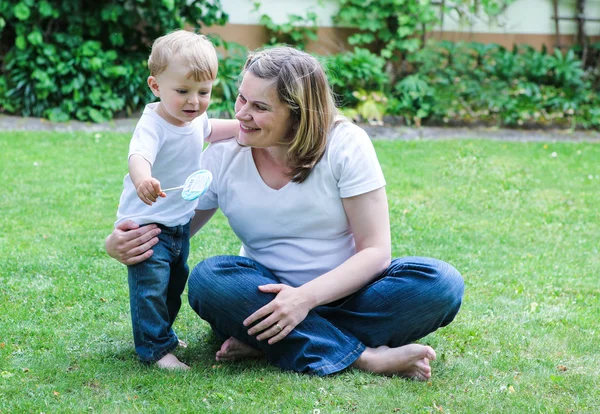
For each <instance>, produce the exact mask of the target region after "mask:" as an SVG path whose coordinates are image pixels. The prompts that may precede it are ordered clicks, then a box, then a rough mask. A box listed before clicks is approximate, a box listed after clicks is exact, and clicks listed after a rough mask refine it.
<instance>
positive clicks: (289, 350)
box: [188, 256, 464, 375]
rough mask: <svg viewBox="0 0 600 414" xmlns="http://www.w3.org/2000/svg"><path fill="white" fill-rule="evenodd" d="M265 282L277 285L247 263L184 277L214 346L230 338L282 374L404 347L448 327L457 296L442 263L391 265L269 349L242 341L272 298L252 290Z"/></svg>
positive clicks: (407, 260)
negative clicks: (258, 353)
mask: <svg viewBox="0 0 600 414" xmlns="http://www.w3.org/2000/svg"><path fill="white" fill-rule="evenodd" d="M270 283H280V282H279V280H278V279H277V277H275V275H273V274H272V273H271V272H270V271H269V270H268V269H267V268H265V267H264V266H262V265H261V264H260V263H258V262H256V261H254V260H252V259H249V258H246V257H239V256H217V257H211V258H209V259H206V260H204V261H203V262H201V263H199V264H198V265H197V266H196V267H195V268H194V270H193V271H192V274H191V275H190V280H189V282H188V297H189V302H190V305H191V306H192V308H193V309H194V310H195V311H196V313H197V314H198V315H200V317H201V318H202V319H204V320H206V321H207V322H208V323H209V324H210V325H211V326H212V328H213V330H214V331H215V333H216V335H217V336H218V338H219V339H220V340H225V339H227V338H228V337H230V336H233V337H235V338H237V339H238V340H240V341H242V342H244V343H246V344H248V345H250V346H252V347H253V348H256V349H259V350H261V351H263V352H264V354H265V356H266V358H267V359H268V360H269V361H270V362H271V363H273V364H275V365H277V366H279V367H280V368H282V369H284V370H293V371H297V372H307V373H311V374H317V375H327V374H332V373H335V372H338V371H341V370H343V369H344V368H347V367H349V366H350V365H352V363H353V362H354V361H355V360H356V359H357V358H358V357H359V356H360V355H361V354H362V352H363V351H364V350H365V347H378V346H381V345H387V346H390V347H398V346H401V345H405V344H409V343H411V342H414V341H416V340H417V339H419V338H422V337H424V336H425V335H427V334H429V333H431V332H433V331H435V330H436V329H438V328H439V327H441V326H445V325H447V324H449V323H450V322H451V321H452V320H453V319H454V317H455V316H456V314H457V313H458V309H459V308H460V305H461V302H462V297H463V292H464V284H463V279H462V276H461V275H460V274H459V273H458V271H457V270H456V269H455V268H454V267H452V266H451V265H449V264H448V263H445V262H442V261H440V260H436V259H430V258H424V257H404V258H401V259H395V260H393V261H392V263H391V265H390V267H389V268H388V269H387V270H386V271H385V272H384V273H383V274H382V275H381V276H380V278H379V279H377V280H376V281H374V282H373V283H371V284H369V285H367V286H365V287H364V288H363V289H361V290H359V291H358V292H356V293H354V294H352V295H350V296H348V297H346V298H343V299H340V300H338V301H336V302H334V303H331V304H328V305H324V306H319V307H316V308H314V309H313V310H311V311H310V312H309V313H308V315H307V317H306V319H304V321H303V322H301V323H300V324H299V325H298V326H296V328H295V329H294V330H293V331H292V332H290V334H289V335H288V336H286V337H285V338H284V339H282V340H281V341H279V342H277V343H275V344H273V345H269V344H268V343H267V341H257V340H256V337H254V336H249V335H248V334H247V331H248V329H249V327H245V326H243V324H242V321H243V320H244V319H246V318H247V317H248V316H250V315H251V314H252V313H253V312H255V311H256V310H258V309H259V308H261V307H262V306H264V305H266V304H267V303H269V302H270V301H271V300H272V299H273V298H274V297H275V295H274V294H272V293H262V292H260V291H259V290H258V286H260V285H266V284H270Z"/></svg>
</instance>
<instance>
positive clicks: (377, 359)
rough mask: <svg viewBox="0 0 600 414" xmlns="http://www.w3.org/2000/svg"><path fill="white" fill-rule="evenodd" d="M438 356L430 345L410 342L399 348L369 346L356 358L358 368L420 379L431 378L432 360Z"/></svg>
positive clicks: (355, 364)
mask: <svg viewBox="0 0 600 414" xmlns="http://www.w3.org/2000/svg"><path fill="white" fill-rule="evenodd" d="M435 358H436V355H435V351H434V350H433V348H431V347H430V346H425V345H418V344H409V345H404V346H401V347H397V348H389V347H387V346H380V347H378V348H367V349H365V351H364V352H363V353H362V355H361V356H360V357H359V358H358V359H357V360H356V362H355V363H354V366H355V367H356V368H358V369H361V370H364V371H369V372H374V373H378V374H384V375H401V376H404V377H408V378H413V379H416V380H420V381H425V380H428V379H429V378H431V366H430V365H429V361H430V360H434V359H435Z"/></svg>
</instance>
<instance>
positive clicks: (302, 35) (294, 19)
mask: <svg viewBox="0 0 600 414" xmlns="http://www.w3.org/2000/svg"><path fill="white" fill-rule="evenodd" d="M259 5H260V3H257V5H256V7H257V8H258V7H259ZM260 24H262V25H263V26H264V27H265V28H266V30H267V35H268V38H269V39H268V40H267V44H269V45H276V44H287V45H293V46H296V47H297V48H299V49H302V50H305V49H306V45H307V43H308V42H309V41H311V40H312V41H315V40H317V39H318V37H317V14H316V13H315V12H313V11H308V12H306V16H301V15H298V14H288V21H287V22H285V23H281V24H279V23H275V21H274V20H273V19H272V18H271V17H270V16H269V15H268V14H263V15H262V16H261V17H260Z"/></svg>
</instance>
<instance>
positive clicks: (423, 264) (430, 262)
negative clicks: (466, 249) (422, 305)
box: [388, 257, 464, 311]
mask: <svg viewBox="0 0 600 414" xmlns="http://www.w3.org/2000/svg"><path fill="white" fill-rule="evenodd" d="M388 271H390V272H391V273H392V274H394V275H395V276H398V277H406V276H407V275H411V276H410V278H411V280H412V281H413V283H416V285H415V286H414V288H415V289H417V290H419V296H421V298H423V297H424V296H427V297H428V303H432V302H433V303H437V304H438V305H439V306H440V307H442V308H448V309H456V311H458V307H460V304H461V303H462V297H463V293H464V281H463V277H462V276H461V274H460V272H459V271H458V270H457V269H456V268H455V267H454V266H452V265H451V264H449V263H447V262H444V261H442V260H438V259H433V258H429V257H403V258H400V259H395V260H394V261H392V265H391V266H390V269H389V270H388Z"/></svg>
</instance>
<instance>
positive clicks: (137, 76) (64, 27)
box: [0, 0, 227, 122]
mask: <svg viewBox="0 0 600 414" xmlns="http://www.w3.org/2000/svg"><path fill="white" fill-rule="evenodd" d="M0 16H2V20H1V21H0V35H1V39H2V40H1V42H2V43H1V44H0V50H2V51H4V52H5V54H4V55H3V62H2V63H3V65H2V67H3V69H2V73H1V75H2V78H4V79H5V80H4V82H3V83H2V84H0V93H1V94H2V95H0V104H1V105H2V107H1V108H0V110H1V111H4V112H8V113H17V114H21V115H27V116H36V117H48V118H50V119H52V120H67V119H73V118H74V119H79V120H82V121H88V120H89V121H94V122H100V121H104V120H107V119H110V118H112V117H113V116H114V115H115V114H117V113H119V112H125V113H127V114H131V113H132V112H133V111H135V110H137V109H140V108H141V107H142V106H143V104H145V103H146V102H147V101H148V100H151V99H153V98H152V95H151V94H150V92H149V91H148V88H147V86H146V78H147V76H148V73H147V67H146V59H147V57H148V53H149V51H150V46H151V44H152V41H153V40H154V39H155V38H156V37H158V36H162V35H163V34H165V33H167V32H169V31H172V30H175V29H179V28H183V27H184V24H185V23H189V24H191V25H192V26H194V27H197V26H198V25H201V24H205V25H207V26H209V25H213V24H224V23H225V22H226V21H227V15H226V14H224V13H223V12H222V10H221V7H220V1H219V0H101V1H95V2H91V1H84V0H75V1H72V0H54V1H46V0H42V1H36V0H3V1H2V2H0Z"/></svg>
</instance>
